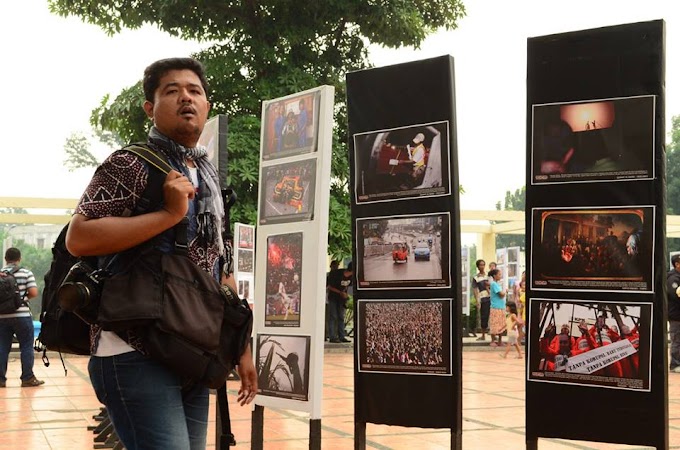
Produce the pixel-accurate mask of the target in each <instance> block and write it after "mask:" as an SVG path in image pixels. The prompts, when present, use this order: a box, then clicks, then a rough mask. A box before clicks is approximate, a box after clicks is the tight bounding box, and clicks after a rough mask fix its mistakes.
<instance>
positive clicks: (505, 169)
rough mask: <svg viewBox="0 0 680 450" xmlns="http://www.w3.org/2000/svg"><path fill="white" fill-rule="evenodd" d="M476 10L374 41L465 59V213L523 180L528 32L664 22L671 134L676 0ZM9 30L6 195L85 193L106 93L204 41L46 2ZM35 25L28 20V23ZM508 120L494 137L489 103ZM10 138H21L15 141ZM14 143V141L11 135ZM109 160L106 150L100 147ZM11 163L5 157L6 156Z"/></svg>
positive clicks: (13, 6) (18, 13) (398, 59)
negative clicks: (119, 29)
mask: <svg viewBox="0 0 680 450" xmlns="http://www.w3.org/2000/svg"><path fill="white" fill-rule="evenodd" d="M463 1H464V4H465V6H466V9H467V16H466V17H465V18H463V19H462V20H461V21H460V22H459V27H458V29H456V30H453V31H439V32H437V33H435V34H433V35H431V36H430V37H429V38H428V39H427V40H426V41H425V42H424V43H423V45H422V46H421V48H420V49H399V50H389V49H382V48H378V47H372V48H371V53H370V58H371V62H372V63H373V64H374V65H375V66H378V67H380V66H385V65H390V64H397V63H402V62H408V61H416V60H420V59H426V58H431V57H437V56H441V55H446V54H450V55H452V56H453V57H454V61H455V63H454V64H455V84H456V99H455V104H456V115H457V124H456V126H457V147H458V173H459V179H460V183H461V184H462V185H463V187H464V189H465V194H463V195H462V196H461V197H460V208H461V209H463V210H491V209H495V204H496V202H497V201H500V200H502V199H503V198H504V197H505V192H506V191H508V190H510V191H515V190H516V189H518V188H520V187H522V186H523V185H524V184H525V180H526V178H525V152H526V143H525V140H526V136H525V130H524V128H525V126H526V123H525V108H526V44H527V38H529V37H535V36H543V35H547V34H555V33H561V32H567V31H577V30H583V29H589V28H597V27H602V26H609V25H618V24H623V23H632V22H641V21H647V20H656V19H664V20H665V21H666V130H667V131H670V123H671V117H672V116H673V115H678V114H680V86H679V85H678V84H674V80H677V79H680V78H679V77H680V74H679V71H680V69H679V68H678V65H679V64H680V62H679V61H678V60H679V59H680V56H676V55H680V31H678V30H677V28H678V27H680V12H676V11H675V10H676V9H680V8H675V7H673V5H674V3H675V2H672V1H667V0H647V1H645V2H640V1H639V0H636V1H630V0H600V1H592V0H588V1H584V0H571V1H569V2H566V1H561V2H556V1H552V0H515V1H504V0H467V1H465V0H463ZM0 11H1V13H0V14H1V15H2V17H3V18H4V20H3V26H2V27H0V42H2V46H1V47H0V48H1V50H0V54H1V55H2V59H3V61H4V62H5V64H4V65H3V66H4V67H3V70H2V71H0V85H1V86H3V88H4V89H3V90H2V93H3V97H2V98H3V100H5V101H4V108H1V109H0V124H1V127H0V130H1V131H2V133H3V135H4V136H5V140H6V141H10V142H6V144H5V148H4V149H3V155H7V154H8V152H11V153H12V154H15V155H18V156H20V158H19V159H18V160H17V163H16V164H9V163H7V162H4V163H3V164H2V165H1V166H0V180H1V183H2V184H1V186H2V190H1V191H0V196H2V197H43V198H73V199H75V198H78V197H79V196H80V194H81V193H82V191H83V190H84V188H85V186H86V185H87V183H88V181H89V179H90V177H91V175H92V173H93V169H80V170H78V171H75V172H68V171H67V170H66V169H65V168H64V167H63V161H64V159H65V156H66V155H65V153H64V150H63V146H64V142H65V140H66V138H67V137H68V136H70V135H71V134H72V133H73V132H83V133H89V130H90V128H89V116H90V112H91V111H92V109H94V108H95V107H97V105H98V104H99V102H100V100H101V99H102V97H103V96H104V95H106V94H111V95H112V96H115V95H116V94H117V93H118V92H119V91H120V90H121V89H122V88H124V87H127V86H130V85H132V84H134V83H135V82H137V81H138V80H139V79H140V78H141V75H142V72H143V70H144V68H145V67H146V66H147V65H148V64H149V63H151V62H153V61H155V60H157V59H160V58H166V57H170V56H188V55H189V54H190V53H193V52H196V51H199V50H200V49H202V48H203V47H204V46H205V44H199V43H196V42H185V41H181V40H179V39H176V38H172V37H170V36H168V35H166V34H164V33H162V32H160V31H158V30H157V29H155V28H153V27H151V26H148V27H145V28H143V29H141V30H135V31H124V32H123V33H121V34H119V35H116V36H113V37H109V36H107V35H106V34H105V33H104V32H103V31H101V30H100V29H99V28H97V27H95V26H93V25H88V24H84V23H82V22H81V21H80V19H78V18H73V17H71V18H62V17H59V16H56V15H53V14H51V13H50V12H49V10H48V8H47V2H46V0H22V1H14V2H5V3H3V6H0ZM27 24H30V26H27ZM499 104H500V105H502V107H503V109H504V110H505V112H506V114H507V120H505V121H504V122H503V123H502V124H501V125H498V126H496V127H495V130H494V132H493V133H490V132H489V128H488V121H487V120H485V117H487V116H488V108H489V107H490V106H493V105H499ZM10 135H12V136H15V137H16V141H14V139H11V138H10V139H8V137H9V136H10ZM12 141H14V142H12ZM95 153H96V155H97V156H98V157H100V158H102V157H104V156H105V154H103V153H97V152H95ZM5 161H6V160H5Z"/></svg>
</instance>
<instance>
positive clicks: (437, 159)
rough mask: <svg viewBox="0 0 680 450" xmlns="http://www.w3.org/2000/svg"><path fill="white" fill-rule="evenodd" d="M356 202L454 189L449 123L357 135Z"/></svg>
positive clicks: (424, 195)
mask: <svg viewBox="0 0 680 450" xmlns="http://www.w3.org/2000/svg"><path fill="white" fill-rule="evenodd" d="M354 154H355V158H354V161H355V165H356V189H355V192H356V202H357V203H369V202H376V201H389V200H395V199H397V200H398V199H407V198H414V197H430V196H436V195H447V194H449V193H450V192H451V182H450V175H449V171H450V167H449V159H450V149H449V122H448V121H444V122H433V123H429V124H422V125H413V126H409V127H401V128H392V129H389V130H380V131H373V132H369V133H359V134H355V135H354Z"/></svg>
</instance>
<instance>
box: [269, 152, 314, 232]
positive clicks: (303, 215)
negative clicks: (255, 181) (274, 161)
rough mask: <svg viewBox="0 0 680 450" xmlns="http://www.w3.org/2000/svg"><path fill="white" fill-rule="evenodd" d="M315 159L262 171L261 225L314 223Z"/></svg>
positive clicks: (271, 167)
mask: <svg viewBox="0 0 680 450" xmlns="http://www.w3.org/2000/svg"><path fill="white" fill-rule="evenodd" d="M315 182H316V158H312V159H305V160H301V161H297V162H293V163H286V164H278V165H274V166H265V167H262V176H261V178H260V210H259V214H260V225H266V224H272V223H285V222H299V221H303V220H311V219H312V216H313V212H314V188H315Z"/></svg>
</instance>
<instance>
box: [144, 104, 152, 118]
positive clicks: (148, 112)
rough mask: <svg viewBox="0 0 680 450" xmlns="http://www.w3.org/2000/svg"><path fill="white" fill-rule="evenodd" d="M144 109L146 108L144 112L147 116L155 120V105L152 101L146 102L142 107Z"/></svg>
mask: <svg viewBox="0 0 680 450" xmlns="http://www.w3.org/2000/svg"><path fill="white" fill-rule="evenodd" d="M142 108H144V112H145V113H146V116H147V117H148V118H149V119H151V120H153V103H151V102H150V101H148V100H146V101H144V104H143V105H142Z"/></svg>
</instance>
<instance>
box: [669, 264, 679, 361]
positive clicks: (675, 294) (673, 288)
mask: <svg viewBox="0 0 680 450" xmlns="http://www.w3.org/2000/svg"><path fill="white" fill-rule="evenodd" d="M671 264H672V265H673V269H671V271H670V272H668V275H667V276H666V296H667V301H668V333H669V334H670V336H671V364H670V369H671V372H675V373H680V255H673V257H672V258H671Z"/></svg>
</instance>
